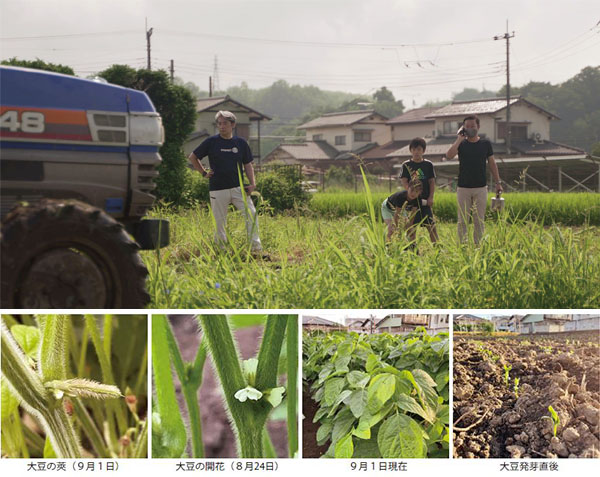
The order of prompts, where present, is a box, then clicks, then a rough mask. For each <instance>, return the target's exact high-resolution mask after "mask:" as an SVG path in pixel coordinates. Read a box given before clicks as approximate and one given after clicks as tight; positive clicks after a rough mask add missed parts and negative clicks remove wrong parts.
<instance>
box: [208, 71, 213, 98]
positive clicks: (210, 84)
mask: <svg viewBox="0 0 600 477" xmlns="http://www.w3.org/2000/svg"><path fill="white" fill-rule="evenodd" d="M212 93H213V80H212V76H209V77H208V97H209V98H212Z"/></svg>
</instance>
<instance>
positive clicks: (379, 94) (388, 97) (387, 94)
mask: <svg viewBox="0 0 600 477" xmlns="http://www.w3.org/2000/svg"><path fill="white" fill-rule="evenodd" d="M373 99H375V101H390V102H392V103H394V102H396V98H394V93H392V92H391V91H390V90H389V89H387V88H386V87H385V86H382V87H381V88H379V89H378V90H377V91H376V92H375V94H373Z"/></svg>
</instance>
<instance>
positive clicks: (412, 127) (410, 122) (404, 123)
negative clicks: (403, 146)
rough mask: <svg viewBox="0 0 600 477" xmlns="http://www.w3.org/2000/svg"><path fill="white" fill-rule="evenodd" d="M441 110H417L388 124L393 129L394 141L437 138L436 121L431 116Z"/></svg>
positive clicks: (431, 108)
mask: <svg viewBox="0 0 600 477" xmlns="http://www.w3.org/2000/svg"><path fill="white" fill-rule="evenodd" d="M438 109H440V108H439V106H433V107H432V106H430V107H423V108H415V109H411V110H409V111H406V112H405V113H403V114H401V115H400V116H396V117H395V118H392V119H390V120H389V121H388V122H387V123H388V124H389V125H390V127H391V129H392V140H393V141H410V140H411V139H412V138H414V137H435V136H436V131H435V120H434V119H433V118H431V117H429V115H430V114H431V113H433V112H434V111H436V110H438Z"/></svg>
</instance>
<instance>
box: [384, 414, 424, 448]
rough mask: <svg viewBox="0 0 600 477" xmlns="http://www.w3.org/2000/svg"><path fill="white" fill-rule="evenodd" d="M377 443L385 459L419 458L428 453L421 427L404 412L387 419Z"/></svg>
mask: <svg viewBox="0 0 600 477" xmlns="http://www.w3.org/2000/svg"><path fill="white" fill-rule="evenodd" d="M377 445H378V446H379V451H380V452H381V456H382V457H383V458H384V459H397V458H402V459H407V458H417V459H419V458H423V457H425V455H426V446H425V442H424V440H423V431H422V429H421V427H420V426H419V424H417V423H416V422H415V421H414V420H413V419H412V418H410V417H408V416H406V415H403V414H396V415H394V416H392V417H390V418H388V419H386V421H385V422H384V423H383V424H382V425H381V429H379V433H378V435H377Z"/></svg>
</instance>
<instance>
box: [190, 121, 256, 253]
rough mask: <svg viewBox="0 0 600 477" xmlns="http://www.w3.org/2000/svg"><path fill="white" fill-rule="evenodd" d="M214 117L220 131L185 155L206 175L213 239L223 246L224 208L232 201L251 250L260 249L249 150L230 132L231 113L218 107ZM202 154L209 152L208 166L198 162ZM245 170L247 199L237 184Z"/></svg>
mask: <svg viewBox="0 0 600 477" xmlns="http://www.w3.org/2000/svg"><path fill="white" fill-rule="evenodd" d="M215 119H216V122H217V128H218V129H219V134H216V135H214V136H211V137H209V138H208V139H206V140H205V141H204V142H203V143H202V144H200V145H199V146H198V147H197V148H196V149H194V152H192V153H191V154H190V155H189V157H188V159H189V160H190V162H191V163H192V166H194V169H196V170H197V171H198V172H200V173H201V174H202V175H203V176H205V177H208V178H209V189H210V206H211V209H212V213H213V216H214V218H215V222H216V225H217V231H216V234H215V242H217V243H218V244H220V245H221V246H222V245H223V243H225V242H226V241H227V235H226V233H225V225H226V223H227V210H228V208H229V204H233V205H234V206H235V207H236V209H238V210H241V211H242V212H243V213H244V215H245V218H246V230H247V233H248V237H249V239H250V241H251V245H252V252H254V253H259V252H261V250H262V245H261V243H260V238H259V236H258V221H257V218H256V210H255V208H254V204H253V203H252V199H251V198H250V193H251V192H252V191H253V190H254V189H255V187H256V183H255V179H254V168H253V166H252V160H253V158H252V151H251V150H250V146H249V145H248V143H247V142H246V141H245V140H244V139H243V138H241V137H237V136H234V135H233V129H234V127H235V121H236V117H235V115H234V114H233V113H231V112H229V111H219V112H218V113H217V114H216V116H215ZM205 156H208V163H209V165H210V169H206V168H205V167H204V166H203V165H202V163H201V162H200V160H201V159H202V158H203V157H205ZM244 172H245V173H246V176H247V177H248V181H249V182H250V185H248V186H246V187H245V188H244V189H245V191H246V193H247V194H248V195H247V196H246V201H244V197H243V194H242V188H241V186H242V184H240V175H242V177H243V173H244Z"/></svg>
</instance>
